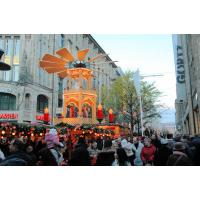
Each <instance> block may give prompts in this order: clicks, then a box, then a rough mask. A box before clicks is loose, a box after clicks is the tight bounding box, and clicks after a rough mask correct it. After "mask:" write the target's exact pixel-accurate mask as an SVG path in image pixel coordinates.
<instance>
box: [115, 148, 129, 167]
mask: <svg viewBox="0 0 200 200" xmlns="http://www.w3.org/2000/svg"><path fill="white" fill-rule="evenodd" d="M117 161H118V165H119V166H131V163H130V162H129V158H128V156H127V154H126V151H125V150H124V149H123V148H118V149H117Z"/></svg>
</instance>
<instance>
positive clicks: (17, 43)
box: [13, 37, 20, 81]
mask: <svg viewBox="0 0 200 200" xmlns="http://www.w3.org/2000/svg"><path fill="white" fill-rule="evenodd" d="M19 54H20V38H19V37H14V56H13V81H18V80H19V64H20V63H19Z"/></svg>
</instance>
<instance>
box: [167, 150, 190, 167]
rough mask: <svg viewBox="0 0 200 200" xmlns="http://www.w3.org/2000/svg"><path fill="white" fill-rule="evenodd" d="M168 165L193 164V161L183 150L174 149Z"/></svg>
mask: <svg viewBox="0 0 200 200" xmlns="http://www.w3.org/2000/svg"><path fill="white" fill-rule="evenodd" d="M167 165H168V166H192V165H193V163H192V161H191V160H190V159H189V158H188V156H187V155H186V154H185V153H183V152H181V151H174V152H173V154H172V155H171V156H170V157H169V159H168V161H167Z"/></svg>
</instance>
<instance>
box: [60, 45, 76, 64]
mask: <svg viewBox="0 0 200 200" xmlns="http://www.w3.org/2000/svg"><path fill="white" fill-rule="evenodd" d="M56 54H58V55H59V56H61V57H63V58H65V59H66V60H68V61H69V62H73V61H74V56H73V55H72V54H71V53H70V52H69V51H68V50H67V49H66V48H62V49H59V50H58V51H56Z"/></svg>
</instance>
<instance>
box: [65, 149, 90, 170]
mask: <svg viewBox="0 0 200 200" xmlns="http://www.w3.org/2000/svg"><path fill="white" fill-rule="evenodd" d="M69 165H71V166H90V165H91V161H90V155H89V152H88V150H87V149H86V148H85V147H84V146H83V145H79V146H77V147H76V149H75V150H74V151H73V152H72V154H71V159H70V160H69Z"/></svg>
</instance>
